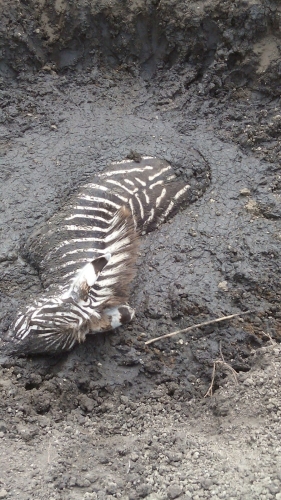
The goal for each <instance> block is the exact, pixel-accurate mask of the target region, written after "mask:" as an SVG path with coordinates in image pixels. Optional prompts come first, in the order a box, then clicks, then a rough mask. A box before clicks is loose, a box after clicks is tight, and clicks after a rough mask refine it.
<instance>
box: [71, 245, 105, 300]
mask: <svg viewBox="0 0 281 500" xmlns="http://www.w3.org/2000/svg"><path fill="white" fill-rule="evenodd" d="M110 259H111V254H110V253H106V254H104V255H103V256H102V257H98V258H97V259H94V260H92V262H88V264H86V265H85V266H84V267H83V268H82V269H81V271H80V272H79V273H78V275H77V276H76V278H75V280H74V282H73V284H72V286H71V289H70V295H71V296H72V297H73V298H76V299H78V300H87V298H88V294H89V290H90V288H91V287H92V286H93V285H94V284H95V282H96V281H97V279H98V277H99V274H100V273H101V271H102V270H103V268H104V267H105V266H106V264H107V263H108V262H109V260H110Z"/></svg>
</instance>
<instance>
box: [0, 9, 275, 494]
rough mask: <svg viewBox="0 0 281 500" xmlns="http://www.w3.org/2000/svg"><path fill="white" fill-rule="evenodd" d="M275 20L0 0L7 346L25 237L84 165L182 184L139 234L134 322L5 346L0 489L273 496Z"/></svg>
mask: <svg viewBox="0 0 281 500" xmlns="http://www.w3.org/2000/svg"><path fill="white" fill-rule="evenodd" d="M280 30H281V7H280V3H279V1H278V0H276V1H273V0H272V1H270V0H245V1H241V2H233V1H232V0H225V1H222V0H204V1H203V0H198V1H194V2H193V1H187V0H160V1H159V0H146V1H145V0H133V1H132V0H131V1H128V2H127V1H124V2H120V1H119V0H112V1H111V0H99V1H96V0H89V1H85V0H78V1H76V2H70V1H69V2H66V1H64V0H56V1H53V2H51V1H48V0H37V1H36V0H24V1H23V0H22V1H15V0H11V1H10V2H4V1H0V44H1V45H0V88H1V90H0V101H1V108H0V151H1V167H0V180H1V183H0V224H1V226H0V272H1V279H0V301H1V309H0V330H1V332H2V335H1V336H2V338H3V339H4V338H5V333H6V332H7V330H8V328H9V325H10V324H11V322H12V320H13V318H14V317H15V315H16V313H17V311H18V310H19V309H20V307H21V306H22V305H24V304H25V303H26V302H27V301H28V300H29V297H30V296H32V297H34V296H35V295H36V294H38V293H40V290H42V285H41V283H40V277H39V276H38V273H37V271H36V270H35V269H33V268H32V267H31V265H30V264H29V263H28V261H27V260H26V256H24V255H23V253H22V247H23V244H24V242H25V241H26V239H27V237H28V236H29V235H30V234H31V232H32V231H33V230H34V229H35V228H36V227H38V225H39V224H40V223H42V222H44V221H45V220H47V219H48V218H49V217H50V216H51V215H52V214H53V213H55V212H56V211H57V210H58V208H59V207H60V206H61V205H62V204H63V203H64V202H65V201H67V199H68V197H69V195H70V194H71V193H73V192H75V190H76V189H77V188H78V187H79V186H80V185H82V184H83V183H85V182H87V180H88V179H90V178H91V176H92V175H93V174H94V173H95V172H97V171H102V170H103V169H104V168H105V167H106V165H107V164H108V163H109V162H110V161H114V160H121V159H122V158H124V157H126V155H128V154H129V153H130V152H131V151H136V152H138V153H140V154H144V155H157V156H159V157H162V158H165V159H166V160H168V161H170V162H171V163H172V165H173V166H174V167H175V169H176V171H177V173H178V175H181V176H183V177H184V178H185V179H186V182H188V183H189V184H191V186H192V193H193V196H192V200H193V203H192V204H190V206H188V207H187V208H185V209H184V210H182V211H181V212H180V213H178V214H177V215H176V216H175V217H174V218H173V219H172V220H171V221H170V222H169V223H167V224H164V225H163V226H162V227H161V228H160V229H159V230H158V231H156V232H154V233H151V234H150V235H148V236H146V237H144V238H143V239H142V245H141V252H140V256H139V260H138V273H137V277H136V279H135V281H134V283H133V286H132V293H131V300H130V302H131V304H132V305H133V306H134V307H135V308H136V318H135V320H134V322H133V323H132V324H131V325H129V326H128V327H126V328H122V329H119V330H118V331H116V332H114V333H109V334H106V335H95V336H93V337H91V338H89V339H88V340H87V342H86V343H85V344H84V345H81V346H79V347H78V348H75V349H74V350H73V351H72V352H71V353H69V354H67V355H62V356H57V357H52V358H51V357H47V356H46V357H44V356H41V357H33V358H21V357H19V358H11V357H7V356H6V355H5V354H4V351H5V349H4V346H5V342H4V341H3V342H2V345H3V349H2V351H1V354H0V388H1V401H0V449H1V455H0V470H1V472H0V498H7V499H21V500H29V499H30V500H60V499H62V500H78V499H83V500H90V499H93V500H97V499H98V500H103V499H111V498H112V499H113V498H119V499H123V500H135V499H136V500H137V499H141V498H146V499H148V500H168V499H175V498H179V499H182V500H189V499H190V500H200V499H208V500H209V499H211V500H216V499H228V500H232V499H241V500H242V499H243V500H245V499H247V500H258V499H259V500H260V499H262V500H268V499H277V500H280V499H281V458H280V457H281V448H280V438H281V430H280V421H279V419H280V417H281V398H280V385H281V359H280V352H281V348H280V346H279V342H280V335H281V306H280V299H281V294H280V280H281V258H280V241H281V226H280V218H281V169H280V158H281V141H280V133H281V109H280V92H281V62H280V61H281V59H280V52H281V34H280ZM246 310H251V311H253V312H252V313H251V314H249V315H247V316H242V317H241V318H239V319H235V320H233V321H231V322H225V323H221V324H220V325H215V326H209V327H206V328H204V329H203V328H202V329H198V330H194V331H192V332H191V333H189V334H181V335H178V336H176V337H173V338H171V339H166V340H162V341H159V342H157V343H154V344H151V345H149V346H146V345H145V341H146V340H148V339H149V338H152V337H156V336H158V335H161V334H164V333H167V332H170V331H173V330H176V329H179V328H185V327H187V326H190V325H193V324H195V323H200V322H202V321H205V320H208V319H212V318H216V317H218V316H220V315H224V314H233V313H237V312H243V311H246ZM214 368H215V377H214V380H213V387H212V388H213V391H212V392H213V394H212V395H211V394H210V392H209V394H208V395H207V397H204V396H205V395H206V393H207V392H208V389H209V387H210V384H211V381H212V377H213V374H214Z"/></svg>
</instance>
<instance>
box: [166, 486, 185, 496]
mask: <svg viewBox="0 0 281 500" xmlns="http://www.w3.org/2000/svg"><path fill="white" fill-rule="evenodd" d="M167 493H168V498H171V499H173V498H178V497H179V496H180V495H181V493H182V487H181V486H180V485H179V484H170V486H169V487H168V490H167Z"/></svg>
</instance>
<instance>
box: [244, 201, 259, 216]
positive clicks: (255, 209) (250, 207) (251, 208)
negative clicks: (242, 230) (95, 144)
mask: <svg viewBox="0 0 281 500" xmlns="http://www.w3.org/2000/svg"><path fill="white" fill-rule="evenodd" d="M245 208H246V210H247V211H248V212H250V213H251V214H253V215H257V214H258V213H259V206H258V204H257V202H256V201H255V200H249V201H248V203H246V205H245Z"/></svg>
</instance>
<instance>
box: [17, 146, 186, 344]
mask: <svg viewBox="0 0 281 500" xmlns="http://www.w3.org/2000/svg"><path fill="white" fill-rule="evenodd" d="M189 189H190V187H189V186H188V185H186V184H184V183H183V182H181V181H179V180H178V179H177V178H176V176H175V174H174V172H173V169H172V167H171V166H170V165H169V164H168V163H167V162H166V161H164V160H160V159H158V158H154V157H149V156H146V157H143V158H141V159H140V161H139V162H136V161H132V160H123V161H121V162H116V163H112V164H111V165H110V167H109V169H107V170H106V171H105V172H103V173H102V174H100V175H98V176H96V177H95V178H94V179H92V180H91V181H90V182H89V183H88V184H86V185H84V186H83V187H82V188H81V189H80V190H79V191H78V193H77V194H76V196H74V197H73V198H72V199H71V200H70V202H69V203H68V204H67V205H66V206H65V207H63V208H62V209H61V210H60V212H58V213H57V214H56V215H54V216H53V217H52V218H51V219H50V220H49V221H48V222H47V223H46V224H45V225H44V226H43V227H41V228H39V230H38V231H36V233H34V234H33V235H32V236H31V237H30V239H29V240H28V242H27V244H26V245H25V249H24V253H25V256H27V257H28V259H29V260H30V262H31V263H32V264H34V265H35V266H36V267H37V268H38V270H39V272H40V277H41V280H42V283H43V286H44V288H45V289H46V293H45V294H44V295H43V296H42V297H40V298H39V299H36V300H35V301H34V303H33V304H31V305H30V306H29V307H27V309H26V311H25V312H23V313H20V314H19V316H18V318H17V319H16V321H15V322H14V324H13V327H12V329H11V332H10V340H12V341H13V344H14V345H15V346H16V347H17V348H18V349H17V350H20V351H21V352H31V353H32V352H60V351H63V350H69V349H71V348H72V347H73V346H74V344H75V343H76V342H82V341H84V340H85V337H86V335H87V334H88V333H89V332H97V331H105V330H110V329H114V328H116V327H118V326H120V325H122V324H124V323H126V322H128V321H130V320H131V319H132V317H133V316H134V311H133V309H132V308H131V307H130V306H128V305H127V300H128V295H129V284H130V282H131V280H132V278H133V275H134V270H135V261H136V255H137V244H138V237H139V235H140V234H145V233H147V232H149V231H151V230H153V229H155V228H156V227H157V226H158V225H159V224H161V223H162V222H164V221H165V220H167V219H168V218H169V217H170V216H172V215H173V214H174V213H175V212H176V211H177V210H178V208H179V206H180V205H182V203H183V202H184V203H187V202H188V201H189V199H190V195H189Z"/></svg>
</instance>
